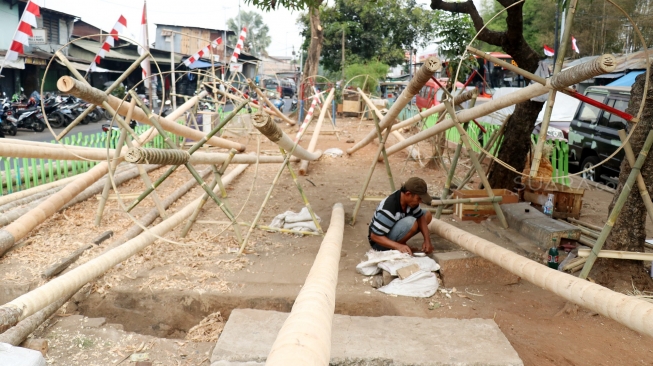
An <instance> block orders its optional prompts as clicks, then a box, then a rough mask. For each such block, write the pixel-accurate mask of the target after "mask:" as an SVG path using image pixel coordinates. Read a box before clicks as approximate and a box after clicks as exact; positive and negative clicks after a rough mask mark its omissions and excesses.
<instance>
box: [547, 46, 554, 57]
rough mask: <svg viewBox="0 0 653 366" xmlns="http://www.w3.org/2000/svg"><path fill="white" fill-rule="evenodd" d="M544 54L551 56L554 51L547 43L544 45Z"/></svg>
mask: <svg viewBox="0 0 653 366" xmlns="http://www.w3.org/2000/svg"><path fill="white" fill-rule="evenodd" d="M544 54H545V55H546V56H549V57H551V56H553V55H554V54H555V51H554V50H553V48H551V47H549V46H547V45H544Z"/></svg>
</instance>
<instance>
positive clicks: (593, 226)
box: [567, 163, 635, 232]
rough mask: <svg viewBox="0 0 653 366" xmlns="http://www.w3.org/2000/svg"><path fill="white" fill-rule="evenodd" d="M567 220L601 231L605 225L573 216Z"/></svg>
mask: <svg viewBox="0 0 653 366" xmlns="http://www.w3.org/2000/svg"><path fill="white" fill-rule="evenodd" d="M633 165H635V163H633ZM567 220H569V222H573V223H574V224H578V225H582V226H585V227H586V228H589V229H592V230H596V231H599V232H600V231H601V230H603V226H596V225H592V224H590V223H587V222H585V221H580V220H576V219H574V218H571V217H569V218H567Z"/></svg>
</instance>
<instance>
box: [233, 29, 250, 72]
mask: <svg viewBox="0 0 653 366" xmlns="http://www.w3.org/2000/svg"><path fill="white" fill-rule="evenodd" d="M245 37H247V28H246V27H243V30H242V31H240V36H239V37H238V43H236V48H234V54H233V55H231V61H229V62H230V63H232V64H233V63H236V62H238V56H240V51H241V50H242V49H243V44H244V43H245Z"/></svg>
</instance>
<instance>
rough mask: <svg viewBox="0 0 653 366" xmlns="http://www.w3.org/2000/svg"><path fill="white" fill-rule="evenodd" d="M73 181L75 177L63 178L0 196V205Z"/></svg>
mask: <svg viewBox="0 0 653 366" xmlns="http://www.w3.org/2000/svg"><path fill="white" fill-rule="evenodd" d="M2 145H3V144H0V146H2ZM0 155H2V154H0ZM3 156H6V155H3ZM73 180H75V177H68V178H64V179H60V180H57V181H54V182H52V183H47V184H42V185H40V186H36V187H32V188H30V189H26V190H24V191H19V192H14V193H11V194H7V195H4V196H0V205H3V206H4V205H6V204H8V203H10V202H13V201H16V200H20V199H23V198H27V197H30V196H32V195H35V194H38V193H41V192H45V191H48V190H50V189H54V188H59V187H61V186H64V185H66V184H68V183H70V182H72V181H73ZM60 189H62V188H60Z"/></svg>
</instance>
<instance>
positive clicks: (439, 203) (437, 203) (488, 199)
mask: <svg viewBox="0 0 653 366" xmlns="http://www.w3.org/2000/svg"><path fill="white" fill-rule="evenodd" d="M502 200H503V197H501V196H494V197H478V198H456V199H449V200H432V201H431V206H440V207H442V206H446V205H455V204H457V203H481V202H501V201H502Z"/></svg>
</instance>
